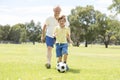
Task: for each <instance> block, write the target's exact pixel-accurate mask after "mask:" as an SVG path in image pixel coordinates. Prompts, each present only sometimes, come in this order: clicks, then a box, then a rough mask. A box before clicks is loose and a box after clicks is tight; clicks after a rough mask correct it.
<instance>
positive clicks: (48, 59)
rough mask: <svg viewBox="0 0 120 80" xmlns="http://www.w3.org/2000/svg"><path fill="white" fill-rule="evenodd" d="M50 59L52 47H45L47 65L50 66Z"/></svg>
mask: <svg viewBox="0 0 120 80" xmlns="http://www.w3.org/2000/svg"><path fill="white" fill-rule="evenodd" d="M51 58H52V47H50V46H48V47H47V63H48V64H51Z"/></svg>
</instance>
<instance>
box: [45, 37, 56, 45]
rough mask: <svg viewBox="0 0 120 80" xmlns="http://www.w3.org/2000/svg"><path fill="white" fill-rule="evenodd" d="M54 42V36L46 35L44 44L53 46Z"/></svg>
mask: <svg viewBox="0 0 120 80" xmlns="http://www.w3.org/2000/svg"><path fill="white" fill-rule="evenodd" d="M54 43H55V38H52V37H49V36H46V45H47V46H50V47H53V46H54Z"/></svg>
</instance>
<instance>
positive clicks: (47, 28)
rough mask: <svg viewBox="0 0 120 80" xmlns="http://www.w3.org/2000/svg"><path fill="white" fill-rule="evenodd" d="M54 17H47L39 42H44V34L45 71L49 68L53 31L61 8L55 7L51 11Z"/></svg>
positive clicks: (53, 41) (53, 40)
mask: <svg viewBox="0 0 120 80" xmlns="http://www.w3.org/2000/svg"><path fill="white" fill-rule="evenodd" d="M53 12H54V16H53V17H48V18H47V19H46V21H45V24H44V26H43V30H42V36H41V40H42V41H44V40H45V33H46V45H47V63H46V64H45V66H46V68H47V69H50V68H51V57H52V48H53V45H54V43H55V39H54V37H53V30H54V28H55V27H56V26H57V25H58V18H59V15H60V12H61V8H60V7H59V6H56V7H55V8H54V9H53Z"/></svg>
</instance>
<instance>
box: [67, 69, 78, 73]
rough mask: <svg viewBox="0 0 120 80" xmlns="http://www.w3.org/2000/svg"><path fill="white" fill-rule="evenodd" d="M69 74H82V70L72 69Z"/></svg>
mask: <svg viewBox="0 0 120 80" xmlns="http://www.w3.org/2000/svg"><path fill="white" fill-rule="evenodd" d="M68 72H71V73H76V74H77V73H80V69H73V68H70V70H69V71H68Z"/></svg>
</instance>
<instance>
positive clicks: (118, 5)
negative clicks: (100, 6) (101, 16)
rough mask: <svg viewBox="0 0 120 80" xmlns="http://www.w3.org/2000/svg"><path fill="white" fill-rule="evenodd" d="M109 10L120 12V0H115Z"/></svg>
mask: <svg viewBox="0 0 120 80" xmlns="http://www.w3.org/2000/svg"><path fill="white" fill-rule="evenodd" d="M108 9H109V10H112V11H113V12H116V14H119V13H120V0H113V3H112V4H111V5H110V6H109V8H108Z"/></svg>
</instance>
